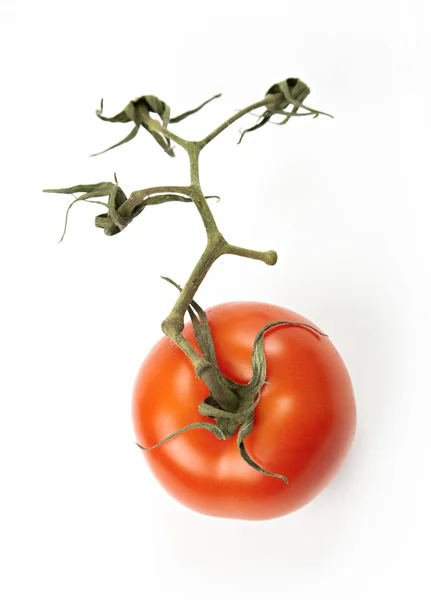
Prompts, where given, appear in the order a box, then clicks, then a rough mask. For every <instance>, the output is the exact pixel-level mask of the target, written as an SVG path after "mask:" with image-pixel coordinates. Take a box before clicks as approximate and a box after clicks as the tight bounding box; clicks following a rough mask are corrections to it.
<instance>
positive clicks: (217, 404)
mask: <svg viewBox="0 0 431 600" xmlns="http://www.w3.org/2000/svg"><path fill="white" fill-rule="evenodd" d="M163 279H165V280H166V281H168V282H169V283H171V284H172V285H174V286H175V287H176V288H177V289H178V290H179V291H181V287H180V286H179V285H178V284H176V283H175V282H174V281H172V280H171V279H169V278H167V277H164V278H163ZM188 313H189V315H190V319H191V322H192V325H193V329H194V333H195V337H196V341H197V343H198V345H199V348H200V350H201V353H202V356H203V359H204V365H205V366H208V368H210V369H211V370H212V373H211V374H212V378H211V382H212V383H214V384H216V385H211V387H210V386H209V387H210V392H212V391H213V389H217V392H218V394H219V395H218V396H217V398H216V397H215V394H214V393H210V395H209V396H208V397H207V398H206V399H205V400H204V401H203V402H201V403H200V404H199V405H198V412H199V414H200V415H202V416H204V417H207V418H210V419H213V420H214V423H211V422H207V421H202V422H196V423H190V424H189V425H186V426H185V427H183V428H182V429H179V430H178V431H176V432H174V433H172V434H171V435H169V436H167V437H166V438H164V439H163V440H161V441H160V442H159V443H157V444H155V445H154V446H151V447H147V448H145V447H143V446H141V445H140V444H137V445H138V446H139V448H141V449H142V450H153V449H155V448H157V447H159V446H161V445H163V444H165V443H166V442H168V441H170V440H172V439H173V438H175V437H177V436H178V435H181V434H182V433H184V432H185V431H188V430H190V429H206V430H208V431H210V432H211V433H213V434H214V435H215V436H216V437H217V439H219V440H226V439H229V438H231V437H233V436H234V435H236V436H237V437H236V439H237V446H238V450H239V452H240V455H241V457H242V458H243V460H244V461H245V462H246V463H247V464H248V465H249V466H250V467H252V468H253V469H255V470H256V471H258V472H259V473H262V474H264V475H269V476H270V477H277V478H279V479H282V480H283V481H284V482H285V483H289V481H288V479H287V477H285V476H284V475H282V474H280V473H274V472H272V471H268V470H267V469H265V468H264V467H262V466H261V465H259V464H258V463H257V462H256V461H254V460H253V458H252V457H251V456H250V455H249V454H248V452H247V450H246V447H245V444H244V440H245V438H246V437H247V436H248V435H250V433H251V432H252V430H253V425H254V416H255V410H256V407H257V405H258V404H259V401H260V398H261V393H262V388H263V387H264V386H265V385H266V384H268V383H270V382H268V381H266V373H267V370H266V356H265V350H264V334H265V333H266V332H267V331H268V330H269V329H272V328H274V327H279V326H286V325H289V326H296V327H305V328H307V329H308V330H310V331H311V332H314V333H316V334H318V335H320V336H325V337H327V336H326V334H324V333H322V332H321V331H319V330H318V329H317V328H316V327H313V326H312V325H309V324H307V323H302V322H299V321H281V320H280V321H272V322H271V323H268V324H267V325H265V326H264V327H262V329H260V331H259V332H258V334H257V335H256V338H255V340H254V344H253V349H252V358H251V363H252V378H251V379H250V381H249V382H248V383H246V384H241V383H237V382H235V381H233V380H231V379H229V378H228V377H226V376H225V375H224V374H223V373H222V372H221V370H220V368H219V366H218V363H217V357H216V353H215V348H214V342H213V339H212V335H211V329H210V326H209V323H208V317H207V315H206V313H205V311H204V310H203V309H202V308H201V307H200V306H199V304H197V302H195V301H194V300H193V301H192V302H191V304H190V305H189V307H188ZM204 368H205V367H204ZM196 374H197V376H198V377H200V374H201V373H199V370H196ZM200 378H201V379H203V378H202V377H200ZM205 383H208V378H205ZM211 388H212V389H211ZM220 394H221V396H220ZM224 394H228V395H229V400H230V397H231V396H232V395H233V394H234V395H235V397H236V406H234V407H233V408H232V409H231V410H226V409H224V408H222V407H221V404H223V405H226V404H227V402H225V398H223V395H224Z"/></svg>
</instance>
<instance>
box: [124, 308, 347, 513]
mask: <svg viewBox="0 0 431 600" xmlns="http://www.w3.org/2000/svg"><path fill="white" fill-rule="evenodd" d="M206 313H207V316H208V321H209V325H210V328H211V332H212V337H213V340H214V346H215V351H216V356H217V360H218V364H219V367H220V369H221V371H222V372H223V374H224V375H226V376H227V377H229V378H230V379H232V380H234V381H236V382H238V383H243V384H244V383H247V382H248V381H249V380H250V378H251V375H252V368H251V354H252V347H253V342H254V339H255V337H256V334H257V333H258V331H259V330H260V329H261V328H262V327H264V326H265V325H266V324H268V323H270V322H272V321H277V320H289V321H300V322H302V323H307V324H310V325H312V323H311V322H310V321H308V320H307V319H305V318H304V317H302V316H300V315H298V314H297V313H294V312H292V311H290V310H287V309H285V308H281V307H278V306H274V305H271V304H264V303H259V302H232V303H227V304H221V305H219V306H215V307H213V308H210V309H208V310H207V311H206ZM183 334H184V336H185V337H186V338H187V339H188V340H190V342H191V343H192V344H193V345H194V346H195V348H198V345H197V343H196V340H195V337H194V332H193V328H192V325H191V323H187V324H186V326H185V328H184V331H183ZM264 348H265V354H266V359H267V377H266V381H267V382H268V383H267V384H266V385H264V386H263V388H262V394H261V399H260V402H259V404H258V405H257V408H256V411H255V421H254V428H253V431H252V432H251V434H250V435H249V436H248V437H246V438H245V447H246V450H247V452H248V454H249V455H250V456H251V457H252V459H253V460H254V461H256V462H257V463H258V464H259V465H261V466H262V467H264V468H265V469H267V470H269V471H272V472H275V473H281V474H283V475H285V476H286V477H287V478H288V479H289V483H288V484H286V483H285V482H284V481H282V480H280V479H277V478H274V477H269V476H267V475H264V474H262V473H259V472H257V471H255V470H254V469H253V468H251V467H250V466H249V465H248V464H247V463H246V462H244V460H243V459H242V458H241V456H240V453H239V451H238V447H237V442H236V437H232V438H229V439H227V440H220V439H217V438H216V437H215V436H214V435H213V434H212V433H211V432H209V431H206V430H200V429H193V430H188V431H186V432H184V433H182V434H181V435H179V436H178V437H176V438H174V439H172V440H170V441H168V442H167V443H165V444H164V445H162V446H159V447H157V448H156V449H154V450H150V451H143V453H144V455H145V457H146V459H147V460H148V462H149V465H150V467H151V469H152V471H153V473H154V474H155V476H156V478H157V479H158V480H159V482H160V483H161V484H162V486H163V487H164V488H165V489H166V490H167V491H168V492H169V493H170V494H171V495H172V496H173V497H174V498H176V499H177V500H178V501H179V502H181V503H182V504H184V505H185V506H188V507H189V508H191V509H193V510H195V511H198V512H200V513H204V514H206V515H212V516H217V517H229V518H237V519H250V520H260V519H271V518H275V517H280V516H282V515H285V514H287V513H289V512H292V511H294V510H296V509H298V508H300V507H302V506H304V505H305V504H306V503H308V502H309V501H310V500H311V499H312V498H314V497H315V496H316V495H317V494H318V493H319V492H320V491H321V490H322V489H323V488H324V487H325V486H326V485H327V483H328V482H329V480H330V479H331V478H332V476H333V475H334V473H335V472H336V471H337V469H338V468H339V466H340V465H341V463H342V461H343V459H344V457H345V455H346V453H347V451H348V449H349V447H350V445H351V442H352V439H353V435H354V431H355V425H356V408H355V400H354V394H353V389H352V385H351V381H350V377H349V374H348V372H347V369H346V367H345V365H344V363H343V361H342V359H341V357H340V355H339V354H338V352H337V350H336V349H335V347H334V346H333V344H332V343H331V341H330V339H329V338H328V337H323V336H320V335H319V334H317V333H316V332H314V331H313V330H311V329H308V328H305V327H301V326H292V325H283V326H278V327H275V328H274V329H270V330H268V331H267V332H266V333H265V338H264ZM208 395H209V392H208V388H207V387H206V385H205V384H204V383H203V382H202V381H201V380H199V379H198V378H197V377H196V375H195V372H194V369H193V366H192V364H191V363H190V361H189V359H188V358H187V357H186V356H185V355H184V353H183V352H182V351H181V350H179V349H178V348H177V347H176V346H175V345H174V344H173V343H172V342H171V341H170V340H169V339H168V338H163V339H161V340H160V341H159V342H158V344H156V346H155V347H154V348H153V349H152V351H151V352H150V354H149V355H148V356H147V358H146V360H145V361H144V363H143V364H142V366H141V369H140V371H139V373H138V376H137V379H136V383H135V388H134V393H133V422H134V428H135V433H136V440H137V442H138V444H139V445H142V446H144V447H148V446H152V445H155V444H157V443H158V442H159V441H160V440H162V439H163V438H165V437H167V436H168V435H170V434H171V433H173V432H175V431H177V430H179V429H181V428H182V427H185V426H186V425H188V424H190V423H193V422H197V421H205V420H206V421H209V422H214V421H212V420H211V419H209V418H207V417H202V416H201V415H200V414H199V413H198V408H197V407H198V404H199V403H200V402H202V401H203V400H205V398H207V397H208Z"/></svg>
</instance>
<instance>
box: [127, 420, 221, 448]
mask: <svg viewBox="0 0 431 600" xmlns="http://www.w3.org/2000/svg"><path fill="white" fill-rule="evenodd" d="M191 429H206V430H207V431H210V432H211V433H213V434H214V435H215V436H216V438H217V439H219V440H224V439H226V438H225V435H224V433H223V431H222V430H221V429H220V427H217V425H215V424H214V423H207V422H205V421H202V422H200V423H190V425H186V426H185V427H182V428H181V429H178V431H175V432H174V433H171V434H170V435H168V436H166V437H165V438H164V439H163V440H161V441H160V442H158V443H157V444H154V446H148V447H145V446H141V444H138V442H135V443H136V445H137V446H138V447H139V448H141V450H146V451H148V450H155V449H156V448H159V447H160V446H163V444H166V442H170V441H171V440H173V439H174V438H176V437H178V436H179V435H181V434H182V433H184V432H186V431H190V430H191Z"/></svg>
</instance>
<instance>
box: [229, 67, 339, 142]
mask: <svg viewBox="0 0 431 600" xmlns="http://www.w3.org/2000/svg"><path fill="white" fill-rule="evenodd" d="M309 93H310V88H309V87H308V85H307V84H306V83H304V82H303V81H301V79H298V78H296V77H289V78H288V79H285V80H283V81H280V82H279V83H275V84H274V85H272V86H271V87H270V88H269V90H268V91H267V92H266V94H265V98H268V103H267V105H266V110H265V112H264V113H263V114H262V115H260V116H259V118H258V121H257V123H256V125H253V127H249V128H248V129H245V130H244V131H243V132H242V133H241V137H240V139H239V141H238V144H240V143H241V141H242V138H243V137H244V135H245V134H246V133H249V132H251V131H256V129H260V128H261V127H263V126H264V125H265V124H266V123H268V122H270V119H271V117H273V116H274V115H283V116H284V119H283V120H282V121H279V122H278V123H277V125H284V124H285V123H287V122H288V121H289V119H290V118H291V117H307V116H313V117H314V118H315V117H318V116H319V115H325V116H327V117H332V115H330V114H328V113H324V112H322V111H320V110H316V109H314V108H310V107H309V106H305V104H304V100H305V98H306V97H307V96H308V95H309ZM289 106H291V109H290V110H289V111H287V110H286V108H288V107H289ZM299 109H302V110H303V112H299ZM271 122H273V121H271Z"/></svg>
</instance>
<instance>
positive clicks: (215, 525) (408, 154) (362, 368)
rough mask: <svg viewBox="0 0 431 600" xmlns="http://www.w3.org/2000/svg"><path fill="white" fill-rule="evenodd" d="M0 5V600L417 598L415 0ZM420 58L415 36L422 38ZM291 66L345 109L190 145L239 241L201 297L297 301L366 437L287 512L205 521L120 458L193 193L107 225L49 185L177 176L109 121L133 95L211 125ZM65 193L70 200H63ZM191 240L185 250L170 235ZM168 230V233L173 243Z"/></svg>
mask: <svg viewBox="0 0 431 600" xmlns="http://www.w3.org/2000/svg"><path fill="white" fill-rule="evenodd" d="M224 8H226V10H225V12H223V10H222V7H221V8H220V12H218V13H215V12H214V13H213V14H211V13H206V12H205V11H206V5H205V3H196V4H195V5H193V4H192V3H190V2H185V3H184V2H181V3H178V4H177V3H169V2H168V3H167V4H166V5H163V4H162V3H156V2H152V3H150V2H136V3H130V2H127V1H126V2H118V3H115V4H114V3H113V4H112V5H111V4H110V3H109V2H103V3H102V2H92V1H91V0H89V1H86V2H81V1H79V0H78V1H75V2H72V3H70V4H69V5H65V4H63V3H61V2H60V3H59V2H50V1H49V0H39V2H30V1H29V0H27V1H21V2H19V1H17V0H14V1H11V0H3V1H2V4H1V8H0V61H1V72H0V76H1V89H2V92H1V96H0V109H1V131H0V161H1V162H0V165H1V167H0V168H1V173H2V175H1V203H2V210H1V216H0V221H1V222H0V227H1V237H0V244H1V257H2V263H1V281H2V293H1V319H2V330H1V331H2V334H1V346H2V347H1V350H2V353H1V371H2V375H1V376H2V385H1V401H0V402H1V405H0V411H1V414H0V456H1V458H0V460H1V467H0V468H1V471H0V473H1V484H2V492H1V496H0V564H1V570H2V574H1V578H0V595H1V597H2V598H4V599H5V600H16V599H24V598H26V599H27V598H44V599H45V600H51V599H54V598H55V599H57V598H61V600H69V599H74V600H75V599H76V598H79V599H82V600H87V599H88V600H90V599H91V600H94V599H96V598H103V599H104V600H109V599H111V598H112V599H114V598H115V599H118V598H121V599H122V600H126V599H132V598H133V599H135V598H155V599H158V598H165V597H166V598H167V597H175V598H178V599H183V598H184V599H185V598H187V599H188V600H197V599H198V598H202V597H204V598H205V599H206V600H212V599H215V598H219V597H220V595H221V594H224V597H225V598H228V599H230V598H234V597H238V596H239V595H241V596H244V597H247V598H249V599H254V598H261V597H262V596H265V597H268V598H271V597H273V595H274V594H276V593H282V594H283V595H285V596H286V597H290V598H295V600H308V599H311V598H313V599H315V598H316V597H320V598H322V597H323V598H331V599H333V600H341V599H343V600H344V599H346V598H348V599H349V600H356V599H358V600H359V599H363V598H381V597H387V598H391V597H393V596H394V595H395V594H400V595H406V594H408V595H409V597H414V598H425V597H427V594H428V589H429V577H428V571H429V564H428V563H429V541H428V540H429V533H430V517H429V506H430V500H431V498H430V493H429V478H430V464H429V459H430V443H429V438H430V436H429V427H430V418H431V410H430V400H431V398H430V389H429V379H428V381H427V376H428V373H429V355H430V351H429V339H430V330H429V323H430V320H429V315H428V307H429V301H430V298H429V296H428V295H427V291H428V290H427V286H428V279H429V274H430V270H429V264H428V257H429V251H430V246H429V242H428V235H429V225H428V223H429V218H430V209H429V198H430V196H429V187H428V182H427V181H426V178H427V170H428V171H429V95H428V94H427V87H428V88H429V84H428V82H427V81H426V80H427V79H428V78H429V64H427V63H426V62H425V58H424V53H425V51H426V50H427V47H426V46H427V45H428V42H427V41H426V38H427V35H428V36H429V34H430V30H429V22H430V21H429V17H430V14H429V9H428V8H426V7H425V2H423V3H421V2H419V1H414V0H413V1H412V0H410V1H403V2H401V1H400V2H389V1H384V0H382V1H376V0H363V1H362V2H356V3H352V2H342V1H341V0H338V1H337V0H329V1H327V2H320V1H319V0H308V2H306V3H302V4H300V3H296V2H290V3H286V2H283V3H277V2H272V3H256V4H251V3H245V2H237V3H235V2H233V3H232V2H231V3H229V6H228V7H224ZM428 49H429V48H428ZM286 77H300V78H301V79H303V80H304V81H306V82H307V83H308V84H309V85H310V87H311V88H312V93H311V95H310V96H309V98H308V99H307V100H308V104H310V105H311V106H313V107H316V108H319V109H321V110H325V111H329V112H331V113H332V114H334V115H335V117H336V118H335V120H331V119H328V118H324V117H320V118H318V119H316V120H312V119H305V118H304V119H297V120H296V121H292V122H290V123H289V124H288V125H287V126H286V127H276V126H266V127H264V128H263V129H261V130H259V131H257V132H256V133H252V134H249V135H248V136H246V137H245V138H244V141H243V143H242V144H241V146H237V145H236V141H237V139H238V131H239V127H240V126H250V125H252V124H253V123H254V119H253V117H247V118H246V119H245V120H244V121H243V122H242V123H241V124H238V123H237V124H235V125H234V126H233V127H232V128H231V129H230V130H228V131H227V132H225V133H224V134H223V135H222V136H220V137H219V138H217V140H215V141H214V142H213V143H212V144H211V145H210V146H209V147H208V149H207V150H205V153H204V154H203V156H202V184H203V188H204V191H205V193H207V194H218V195H220V196H221V201H220V202H219V203H215V202H214V201H212V205H211V206H212V207H213V209H214V215H215V217H216V219H217V221H218V223H219V225H220V229H221V231H222V232H223V233H224V235H225V236H226V237H227V239H228V240H229V241H231V242H232V243H235V244H238V245H243V246H249V247H253V248H257V249H268V248H275V249H276V250H277V251H278V253H279V263H278V264H277V266H276V267H273V268H270V267H266V266H265V265H261V264H257V263H254V262H253V261H246V260H244V259H240V258H235V257H228V258H224V259H222V260H220V261H219V263H218V264H216V265H215V266H214V268H213V269H212V271H211V273H210V275H209V276H208V278H207V280H206V281H205V283H204V285H203V286H202V288H201V290H200V291H199V294H198V301H199V302H200V303H201V304H202V305H203V306H210V305H213V304H217V303H219V302H223V301H230V300H235V299H245V300H263V301H269V302H273V303H276V304H281V305H283V306H287V307H289V308H291V309H293V310H295V311H297V312H299V313H301V314H303V315H304V316H306V317H308V318H310V319H312V320H313V321H314V322H316V323H317V324H318V325H319V326H320V327H322V328H323V329H324V330H325V331H327V332H328V333H329V334H330V336H331V338H332V340H333V342H334V343H335V345H336V346H337V348H338V349H339V351H340V352H341V354H342V356H343V357H344V360H345V362H346V364H347V366H348V368H349V371H350V373H351V377H352V380H353V384H354V387H355V391H356V396H357V404H358V430H357V435H356V438H355V442H354V445H353V447H352V450H351V453H350V454H349V456H348V459H347V461H346V462H345V464H344V466H343V468H342V470H341V471H340V472H339V474H338V475H337V477H336V478H335V480H334V481H333V482H332V483H331V485H330V486H329V487H328V488H327V489H326V490H325V491H324V492H323V493H322V494H321V495H320V496H319V497H318V498H317V499H315V500H314V501H313V502H312V503H311V504H309V505H308V506H306V507H305V508H303V509H302V510H300V511H298V512H296V513H294V514H292V515H289V516H288V517H285V518H283V519H279V520H275V521H269V522H259V523H249V522H236V521H229V520H217V519H211V518H207V517H203V516H201V515H198V514H195V513H193V512H191V511H189V510H187V509H185V508H183V507H182V506H180V505H178V504H177V503H175V502H174V501H173V500H172V499H171V498H170V497H168V496H167V494H166V493H165V492H164V491H163V490H162V489H161V488H160V487H159V485H158V484H157V482H156V481H155V480H154V479H153V477H152V475H151V473H150V472H149V470H148V468H147V466H146V464H145V462H144V460H143V458H142V456H141V454H140V452H139V451H138V450H137V448H136V447H135V445H134V434H133V430H132V425H131V418H130V397H131V390H132V386H133V381H134V377H135V374H136V371H137V369H138V367H139V365H140V363H141V361H142V360H143V358H144V357H145V355H146V353H147V352H148V350H149V349H150V348H151V347H152V345H153V344H154V343H155V342H156V341H157V340H158V339H159V337H160V335H161V332H160V325H159V324H160V322H161V320H162V319H163V318H164V317H165V316H166V315H167V313H168V311H169V310H170V307H171V306H172V304H173V302H174V300H175V297H176V294H175V291H174V290H173V289H171V288H170V287H169V285H168V284H166V283H164V282H163V281H162V280H160V279H159V275H169V276H170V277H172V278H174V279H176V280H177V281H179V282H184V281H185V279H186V278H187V276H188V274H189V272H190V271H191V268H192V267H193V265H194V263H195V261H196V259H197V257H198V255H199V253H200V251H201V250H202V248H203V245H204V241H205V240H204V233H203V227H202V225H201V223H200V221H199V218H198V215H197V212H196V211H194V210H193V206H191V205H183V204H180V205H178V206H175V205H173V204H172V205H165V206H160V207H154V208H149V209H148V210H146V211H145V212H144V213H143V214H142V215H141V217H140V218H139V219H138V220H137V221H136V222H135V223H133V224H132V226H130V228H129V229H126V230H125V231H124V232H123V233H122V234H121V235H119V236H116V237H112V238H108V237H106V236H104V235H103V232H102V231H101V230H96V229H95V228H94V226H93V219H94V216H95V215H96V214H98V213H99V212H100V210H99V207H94V206H91V205H85V204H82V205H81V204H78V205H76V206H75V207H74V209H73V211H72V212H71V215H70V220H69V230H68V233H67V235H66V238H65V240H64V242H63V243H62V244H60V245H57V240H58V238H59V237H60V235H61V232H62V227H63V220H64V215H65V210H66V206H67V204H68V201H69V198H68V197H66V196H56V195H45V194H42V192H41V190H42V188H44V187H65V186H69V185H74V184H77V183H92V182H97V181H104V180H108V181H110V180H112V177H113V172H114V171H115V172H116V173H117V175H118V178H119V181H120V185H121V186H122V187H123V189H124V190H125V191H126V193H130V192H131V191H132V190H134V189H140V188H144V187H148V186H150V185H162V184H168V183H171V184H178V185H181V184H186V183H187V161H186V159H185V157H184V156H183V153H182V151H181V149H178V151H177V158H176V159H175V160H173V159H170V158H169V157H168V156H166V155H165V154H164V153H163V151H162V150H161V149H160V148H159V147H158V146H157V145H156V144H155V142H154V141H153V140H152V139H151V138H150V137H149V136H148V135H145V132H144V131H141V132H140V134H139V136H138V137H137V138H136V139H135V140H133V141H132V142H131V143H130V144H128V145H126V146H123V147H121V148H119V149H116V150H113V151H112V152H110V153H108V154H106V155H103V156H100V157H96V158H91V159H90V158H88V155H89V154H90V153H92V152H96V151H99V150H102V149H104V148H105V147H107V146H109V145H110V144H112V143H115V142H116V141H118V140H119V139H121V137H123V136H125V135H126V133H127V132H128V131H129V125H120V124H109V123H102V122H101V121H99V120H98V119H97V118H96V117H95V115H94V110H95V109H96V108H97V107H98V105H99V101H100V98H101V97H102V96H103V97H104V99H105V114H107V115H112V114H114V113H115V112H117V111H118V110H121V109H122V108H123V106H125V104H127V102H128V101H129V100H130V99H131V98H134V97H136V96H138V95H141V94H145V93H150V94H151V93H152V94H156V95H159V96H160V97H161V98H162V99H164V100H165V101H166V102H168V104H170V106H171V107H172V112H173V113H174V114H175V113H176V114H177V113H179V112H182V111H184V110H187V109H189V108H191V107H193V106H195V105H196V104H198V103H199V102H201V101H202V100H204V99H206V98H208V97H210V96H211V95H213V94H215V93H217V92H223V96H222V98H221V99H219V100H217V101H216V102H214V103H212V104H211V105H210V106H208V107H207V108H206V109H205V110H204V111H202V112H201V113H199V114H198V115H196V116H195V117H191V118H190V119H188V120H186V121H184V122H183V123H181V124H180V125H178V126H177V128H176V131H178V133H180V134H181V133H183V134H184V136H185V137H187V136H189V137H191V138H197V137H202V136H203V135H205V134H206V133H207V132H209V131H210V130H212V129H213V128H214V127H215V126H216V125H218V124H219V123H220V122H221V121H223V120H224V119H225V118H227V117H228V116H230V115H231V114H233V113H234V111H235V110H236V109H238V108H241V107H242V106H245V105H246V104H249V103H250V102H252V101H255V100H257V99H259V98H260V97H261V96H262V95H263V94H264V93H265V91H266V90H267V88H268V87H269V86H270V85H272V84H273V83H275V82H277V81H280V80H281V79H284V78H286ZM70 199H71V198H70ZM180 236H181V237H180ZM180 240H181V241H180Z"/></svg>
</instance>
